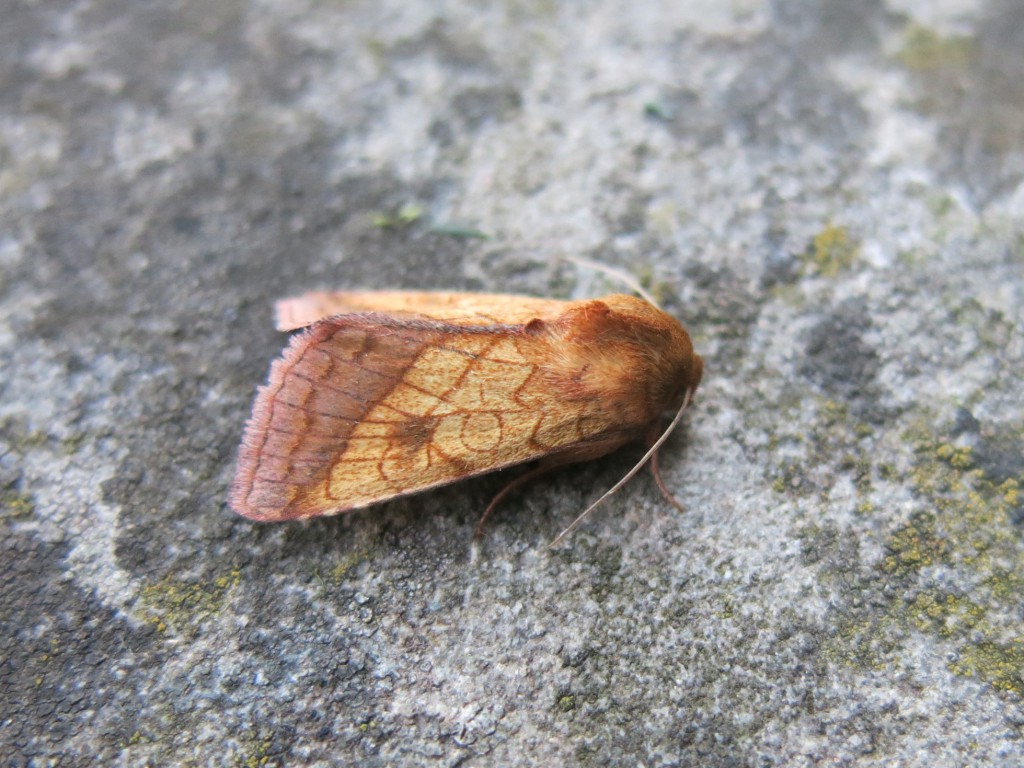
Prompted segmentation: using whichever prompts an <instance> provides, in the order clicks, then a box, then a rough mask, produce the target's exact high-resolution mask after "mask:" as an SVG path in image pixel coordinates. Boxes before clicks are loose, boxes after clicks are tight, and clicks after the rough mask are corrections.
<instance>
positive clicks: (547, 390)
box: [230, 291, 702, 532]
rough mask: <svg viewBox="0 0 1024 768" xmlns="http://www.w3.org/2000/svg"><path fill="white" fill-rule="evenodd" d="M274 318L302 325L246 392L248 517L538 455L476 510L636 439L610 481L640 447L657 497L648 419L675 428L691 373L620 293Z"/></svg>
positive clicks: (289, 303) (241, 469) (416, 301)
mask: <svg viewBox="0 0 1024 768" xmlns="http://www.w3.org/2000/svg"><path fill="white" fill-rule="evenodd" d="M277 326H278V328H279V329H280V330H284V331H289V330H297V329H300V328H301V329H304V330H302V332H301V333H298V334H296V335H295V336H293V338H292V340H291V343H290V344H289V345H288V348H287V349H286V350H285V351H284V354H283V355H282V357H281V358H280V359H279V360H277V361H276V362H274V364H273V366H272V367H271V369H270V376H269V381H268V383H267V384H266V385H265V386H263V387H261V388H260V390H259V393H258V394H257V396H256V402H255V404H254V406H253V412H252V417H251V418H250V419H249V422H248V424H247V426H246V430H245V437H244V439H243V441H242V447H241V450H240V454H239V460H238V470H237V474H236V476H235V480H234V484H233V487H232V490H231V497H230V503H231V506H232V508H233V509H234V510H235V511H236V512H238V513H239V514H241V515H244V516H246V517H249V518H252V519H254V520H261V521H281V520H291V519H295V518H308V517H316V516H319V515H333V514H337V513H339V512H346V511H348V510H351V509H359V508H361V507H367V506H370V505H371V504H376V503H378V502H382V501H386V500H388V499H393V498H396V497H398V496H406V495H408V494H412V493H418V492H419V491H423V490H426V489H428V488H435V487H437V486H441V485H446V484H448V483H453V482H455V481H457V480H461V479H463V478H467V477H472V476H474V475H479V474H482V473H484V472H491V471H494V470H497V469H502V468H504V467H509V466H512V465H515V464H521V463H524V462H530V461H536V462H537V465H536V467H535V468H534V469H533V470H532V471H530V472H527V473H526V474H525V475H523V476H521V477H520V478H519V479H517V480H514V481H513V482H512V483H511V484H510V485H509V486H507V487H506V488H505V490H503V491H502V492H501V493H500V494H499V495H498V497H497V498H495V500H494V501H493V502H492V503H491V505H490V507H488V510H487V512H485V514H484V517H486V516H487V514H489V513H490V511H491V509H493V507H494V506H495V504H496V503H497V502H498V501H499V500H500V499H501V498H503V497H504V496H505V495H506V493H507V492H508V491H510V490H511V489H512V488H514V487H516V486H518V485H521V484H522V483H523V482H524V481H526V480H528V479H530V478H533V477H536V476H537V475H538V474H540V473H542V472H545V471H547V470H549V469H551V468H553V467H557V466H560V465H563V464H570V463H572V462H577V461H586V460H588V459H594V458H597V457H598V456H603V455H605V454H607V453H610V452H611V451H614V450H615V449H617V448H619V447H620V446H622V445H624V444H626V443H629V442H632V441H634V440H644V439H646V440H647V442H648V445H649V447H650V450H649V451H648V453H647V455H646V456H645V457H644V459H643V460H641V462H640V463H639V464H638V465H637V466H636V467H634V469H633V471H632V472H631V473H630V474H629V475H627V477H625V478H623V480H622V481H621V482H620V483H619V484H618V485H617V486H616V489H617V488H618V487H620V486H621V484H622V483H624V482H625V481H626V480H628V479H629V477H631V476H632V475H633V474H635V473H636V471H637V470H639V469H640V467H641V466H642V465H643V463H644V462H645V461H646V460H647V459H649V458H652V459H653V461H652V466H653V467H654V470H655V478H656V479H657V481H658V485H659V487H660V488H662V491H663V492H666V491H665V488H664V484H663V483H662V482H661V479H660V476H659V475H658V471H657V453H656V452H657V448H658V446H660V444H661V442H663V441H664V439H665V438H666V437H667V436H668V430H666V431H665V432H664V433H661V430H660V428H659V425H660V424H661V421H662V416H663V414H664V413H665V412H666V411H676V412H677V414H676V417H675V419H674V421H673V423H672V426H675V424H676V423H678V421H679V417H680V415H681V414H682V410H683V409H684V408H685V405H686V404H687V403H688V402H689V400H690V399H691V398H692V396H693V393H694V391H695V390H696V388H697V385H698V384H699V383H700V378H701V371H702V361H701V358H700V357H699V356H698V355H697V354H695V353H694V351H693V346H692V344H691V342H690V337H689V336H688V335H687V333H686V331H685V330H684V329H683V327H682V326H681V325H680V324H679V323H678V322H677V321H676V320H675V319H674V318H672V317H671V316H669V315H667V314H665V313H664V312H662V311H661V310H660V309H657V308H656V307H654V306H652V305H651V304H649V303H648V302H646V301H644V300H642V299H638V298H635V297H633V296H626V295H611V296H605V297H604V298H601V299H592V300H588V301H559V300H555V299H537V298H527V297H523V296H507V295H490V294H476V293H426V292H405V291H386V292H337V293H311V294H307V295H305V296H301V297H299V298H295V299H286V300H284V301H281V302H278V304H277ZM669 429H671V427H670V428H669ZM659 433H661V435H660V438H659ZM614 490H615V489H613V491H614ZM610 493H611V491H610V492H609V494H610ZM666 493H667V492H666ZM607 495H608V494H606V496H607ZM603 498H605V497H602V500H603ZM594 506H596V504H595V505H594ZM587 511H588V512H589V509H588V510H587ZM585 514H586V513H584V515H585ZM582 517H583V515H581V516H580V519H582ZM577 522H579V521H577ZM482 523H483V520H481V524H482ZM573 527H575V524H574V526H573ZM566 532H568V531H566Z"/></svg>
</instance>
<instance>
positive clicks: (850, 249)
mask: <svg viewBox="0 0 1024 768" xmlns="http://www.w3.org/2000/svg"><path fill="white" fill-rule="evenodd" d="M859 254H860V243H858V242H857V241H856V240H854V239H853V238H852V237H851V236H850V233H849V232H848V231H847V229H846V227H840V226H835V225H832V224H830V225H828V226H827V227H825V228H824V229H823V230H821V232H819V233H818V234H817V235H815V236H814V238H813V239H812V240H811V242H810V244H809V245H808V246H807V249H806V250H805V251H804V252H803V253H802V254H801V255H800V260H801V262H802V263H803V269H804V272H815V273H817V274H819V275H821V276H822V277H835V276H836V275H838V274H839V273H840V272H844V271H845V270H847V269H849V268H850V267H852V266H853V264H854V262H855V261H856V260H857V257H858V255H859Z"/></svg>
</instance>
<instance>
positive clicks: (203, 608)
mask: <svg viewBox="0 0 1024 768" xmlns="http://www.w3.org/2000/svg"><path fill="white" fill-rule="evenodd" d="M241 578H242V572H241V571H240V570H239V569H237V568H235V569H232V570H231V571H229V572H228V573H226V574H223V575H221V576H218V577H216V578H215V579H213V580H212V581H209V582H195V581H187V580H179V579H175V578H173V577H170V576H168V577H167V578H165V579H163V580H161V581H158V582H156V583H155V584H149V585H147V586H146V587H144V588H143V589H142V593H141V598H142V604H143V606H144V607H145V619H146V621H147V622H149V623H150V624H152V625H153V626H154V627H156V629H157V630H158V631H160V632H166V631H167V630H168V628H170V627H173V628H174V629H175V630H177V631H179V632H192V631H195V630H196V629H197V628H198V626H199V624H201V623H202V622H203V621H205V620H206V619H208V618H210V617H211V616H214V615H216V614H217V613H218V612H219V611H220V609H221V606H222V605H223V604H224V600H225V598H226V597H227V593H228V592H229V591H230V590H231V588H232V587H235V586H236V585H237V584H238V583H239V581H241Z"/></svg>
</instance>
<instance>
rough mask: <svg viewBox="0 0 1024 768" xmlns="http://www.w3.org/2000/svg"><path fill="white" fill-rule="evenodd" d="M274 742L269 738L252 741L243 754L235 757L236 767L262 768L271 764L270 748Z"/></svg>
mask: <svg viewBox="0 0 1024 768" xmlns="http://www.w3.org/2000/svg"><path fill="white" fill-rule="evenodd" d="M273 746H274V743H273V741H271V740H270V739H261V740H259V741H256V742H254V743H253V744H252V745H251V746H250V747H249V749H248V750H247V751H246V753H245V754H244V755H239V756H237V757H236V758H235V760H234V764H235V766H236V768H264V766H268V765H270V764H271V762H270V760H271V758H270V750H271V749H273Z"/></svg>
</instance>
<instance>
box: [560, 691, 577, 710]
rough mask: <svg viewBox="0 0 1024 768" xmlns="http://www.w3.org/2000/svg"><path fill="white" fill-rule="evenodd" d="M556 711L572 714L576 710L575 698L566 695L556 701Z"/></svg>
mask: <svg viewBox="0 0 1024 768" xmlns="http://www.w3.org/2000/svg"><path fill="white" fill-rule="evenodd" d="M558 709H559V710H561V711H562V712H572V711H573V710H574V709H576V697H575V696H573V695H572V694H566V695H565V696H561V697H559V699H558Z"/></svg>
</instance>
